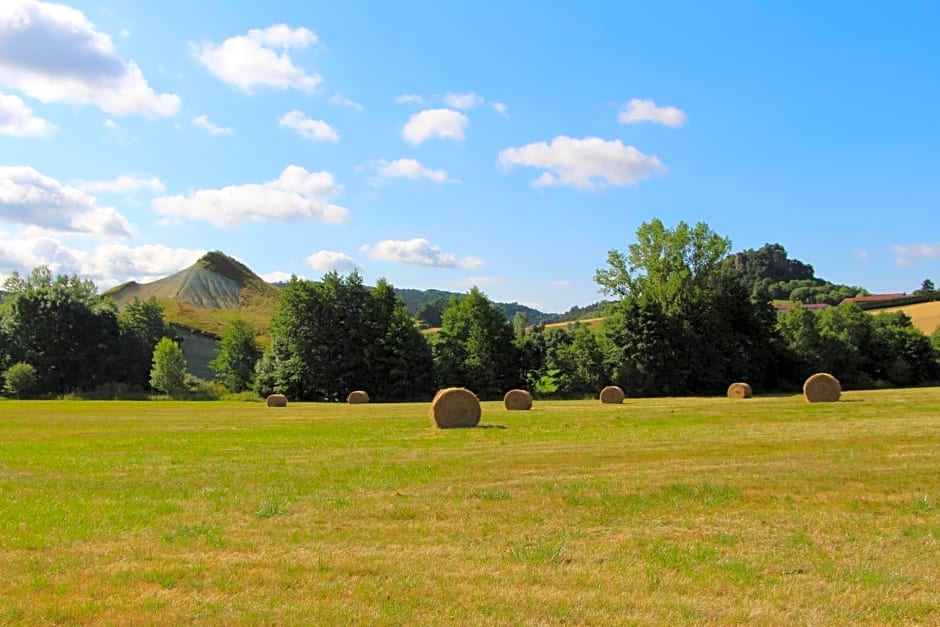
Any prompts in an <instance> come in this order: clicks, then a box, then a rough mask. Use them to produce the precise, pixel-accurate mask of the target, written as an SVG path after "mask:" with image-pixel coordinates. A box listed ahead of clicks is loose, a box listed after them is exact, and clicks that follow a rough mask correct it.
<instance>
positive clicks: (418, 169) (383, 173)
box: [378, 159, 450, 183]
mask: <svg viewBox="0 0 940 627" xmlns="http://www.w3.org/2000/svg"><path fill="white" fill-rule="evenodd" d="M378 171H379V177H380V178H385V179H394V178H404V179H412V180H419V179H424V180H427V181H432V182H434V183H446V182H447V181H448V180H450V179H448V178H447V172H445V171H444V170H432V169H431V168H426V167H424V166H423V165H421V164H420V163H419V162H418V161H416V160H414V159H396V160H395V161H379V167H378Z"/></svg>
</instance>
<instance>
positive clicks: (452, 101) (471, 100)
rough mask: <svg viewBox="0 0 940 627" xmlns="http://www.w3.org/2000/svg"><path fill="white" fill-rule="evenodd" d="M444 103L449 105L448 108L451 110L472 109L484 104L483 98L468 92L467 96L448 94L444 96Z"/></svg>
mask: <svg viewBox="0 0 940 627" xmlns="http://www.w3.org/2000/svg"><path fill="white" fill-rule="evenodd" d="M444 102H445V103H447V106H448V107H450V108H451V109H472V108H474V107H476V106H478V105H481V104H483V97H482V96H478V95H476V94H475V93H473V92H472V91H468V92H467V93H465V94H453V93H448V94H447V95H446V96H444Z"/></svg>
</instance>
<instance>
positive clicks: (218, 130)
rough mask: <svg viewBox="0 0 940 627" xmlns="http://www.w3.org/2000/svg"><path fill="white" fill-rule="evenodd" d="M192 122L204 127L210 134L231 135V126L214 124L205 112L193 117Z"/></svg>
mask: <svg viewBox="0 0 940 627" xmlns="http://www.w3.org/2000/svg"><path fill="white" fill-rule="evenodd" d="M193 124H195V125H196V126H200V127H202V128H204V129H206V130H207V131H209V133H210V134H212V135H231V134H232V127H230V126H216V125H215V124H213V123H212V122H210V121H209V118H208V117H207V116H206V114H205V113H203V114H202V115H200V116H197V117H195V118H193Z"/></svg>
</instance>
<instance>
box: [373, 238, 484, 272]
mask: <svg viewBox="0 0 940 627" xmlns="http://www.w3.org/2000/svg"><path fill="white" fill-rule="evenodd" d="M364 250H366V251H367V252H368V253H369V256H370V257H372V258H373V259H376V260H378V261H387V262H389V263H406V264H413V265H418V266H435V267H438V268H468V269H472V268H479V267H481V266H482V265H483V261H482V260H481V259H480V258H479V257H464V258H463V259H459V260H458V259H457V258H456V257H455V256H454V255H449V254H447V253H444V252H441V249H440V248H438V247H437V246H434V245H433V244H431V242H429V241H428V240H426V239H424V238H423V237H415V238H414V239H409V240H391V239H387V240H383V241H381V242H378V243H377V244H376V245H375V246H372V247H371V248H369V247H368V246H366V247H364Z"/></svg>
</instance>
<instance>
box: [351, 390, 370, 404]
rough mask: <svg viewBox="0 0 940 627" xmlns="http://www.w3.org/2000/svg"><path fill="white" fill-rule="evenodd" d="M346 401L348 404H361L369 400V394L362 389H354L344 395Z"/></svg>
mask: <svg viewBox="0 0 940 627" xmlns="http://www.w3.org/2000/svg"><path fill="white" fill-rule="evenodd" d="M346 402H347V403H349V404H350V405H361V404H363V403H368V402H369V394H368V393H367V392H364V391H362V390H355V391H353V392H350V393H349V396H347V397H346Z"/></svg>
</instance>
